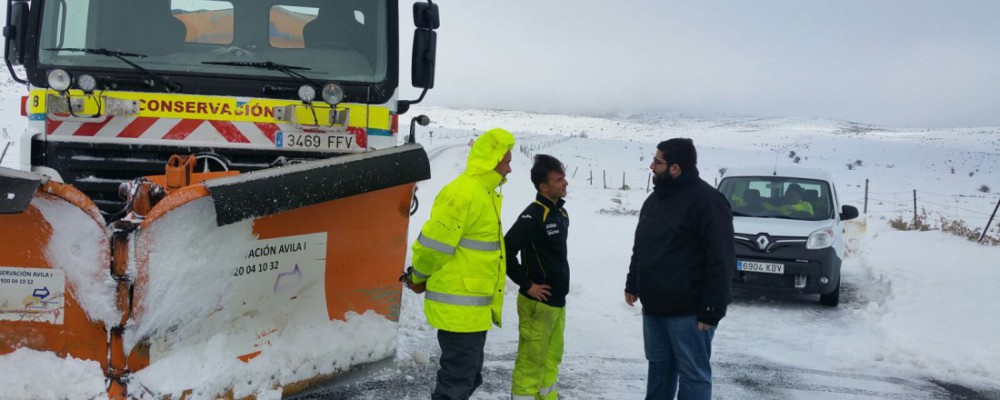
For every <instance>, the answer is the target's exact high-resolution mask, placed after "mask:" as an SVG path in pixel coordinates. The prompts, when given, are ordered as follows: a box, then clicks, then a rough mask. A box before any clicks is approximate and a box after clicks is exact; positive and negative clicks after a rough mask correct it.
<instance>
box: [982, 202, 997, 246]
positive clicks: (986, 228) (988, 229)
mask: <svg viewBox="0 0 1000 400" xmlns="http://www.w3.org/2000/svg"><path fill="white" fill-rule="evenodd" d="M997 209H1000V199H997V205H996V207H993V214H990V220H989V222H987V223H986V227H985V228H983V234H982V235H979V244H983V239H985V238H986V232H989V231H990V224H992V223H993V217H995V216H996V215H997Z"/></svg>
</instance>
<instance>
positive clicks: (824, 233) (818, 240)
mask: <svg viewBox="0 0 1000 400" xmlns="http://www.w3.org/2000/svg"><path fill="white" fill-rule="evenodd" d="M830 246H833V229H830V228H823V229H820V230H818V231H816V232H813V233H811V234H809V240H807V241H806V248H807V249H809V250H818V249H825V248H827V247H830Z"/></svg>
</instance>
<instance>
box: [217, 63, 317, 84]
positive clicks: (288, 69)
mask: <svg viewBox="0 0 1000 400" xmlns="http://www.w3.org/2000/svg"><path fill="white" fill-rule="evenodd" d="M201 63H202V64H209V65H230V66H234V67H248V68H257V69H267V70H271V71H278V72H281V73H284V74H285V75H288V76H290V77H292V78H295V79H298V80H299V81H301V82H304V83H308V84H310V85H315V86H316V88H321V87H323V85H321V84H319V82H316V81H314V80H312V79H310V78H309V77H308V76H305V75H302V74H300V73H298V72H296V71H311V68H306V67H297V66H294V65H284V64H278V63H276V62H272V61H202V62H201Z"/></svg>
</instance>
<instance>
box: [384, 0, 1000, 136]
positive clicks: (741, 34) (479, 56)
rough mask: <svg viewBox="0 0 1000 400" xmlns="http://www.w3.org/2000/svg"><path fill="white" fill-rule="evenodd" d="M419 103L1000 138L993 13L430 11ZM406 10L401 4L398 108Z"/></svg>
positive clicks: (631, 7)
mask: <svg viewBox="0 0 1000 400" xmlns="http://www.w3.org/2000/svg"><path fill="white" fill-rule="evenodd" d="M435 3H436V4H438V5H439V6H440V9H441V19H442V21H441V28H440V29H439V30H438V67H437V76H436V85H435V89H434V90H432V91H431V92H430V93H429V94H428V97H427V100H426V103H428V104H433V105H442V106H456V107H487V108H503V109H517V110H528V111H541V112H559V113H576V114H579V113H588V114H594V113H606V112H621V111H624V112H629V111H639V110H667V111H677V112H688V113H725V114H739V115H759V116H793V117H824V118H834V119H843V120H849V121H856V122H866V123H874V124H880V125H888V126H897V127H960V126H1000V1H996V0H982V1H972V0H961V1H914V0H906V1H903V0H900V1H889V0H836V1H818V0H816V1H804V0H787V1H736V0H734V1H705V0H690V1H673V0H613V1H609V0H604V1H596V0H530V1H529V0H503V1H500V0H436V1H435ZM411 7H412V2H411V1H408V0H403V1H400V9H401V13H402V15H401V18H400V20H401V22H402V27H401V40H402V45H401V46H400V47H401V52H402V54H403V58H405V60H404V61H403V62H404V66H403V67H404V68H405V69H403V70H402V71H403V73H402V74H401V75H403V76H402V77H401V80H402V83H403V84H404V86H403V87H404V89H403V90H402V96H401V97H402V98H412V97H415V96H416V91H414V90H413V89H412V88H409V86H408V84H409V73H408V71H409V69H408V68H409V66H408V64H409V61H408V60H409V57H410V43H411V42H410V41H411V40H412V39H411V37H412V28H413V25H412V17H411V15H412V13H411Z"/></svg>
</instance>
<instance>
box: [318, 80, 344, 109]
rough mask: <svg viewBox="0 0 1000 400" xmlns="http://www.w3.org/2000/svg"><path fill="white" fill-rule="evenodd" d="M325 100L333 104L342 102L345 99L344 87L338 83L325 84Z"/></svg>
mask: <svg viewBox="0 0 1000 400" xmlns="http://www.w3.org/2000/svg"><path fill="white" fill-rule="evenodd" d="M323 101H325V102H327V103H328V104H330V105H331V106H335V105H337V104H340V102H342V101H344V88H342V87H340V85H338V84H336V83H328V84H327V85H326V86H323Z"/></svg>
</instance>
